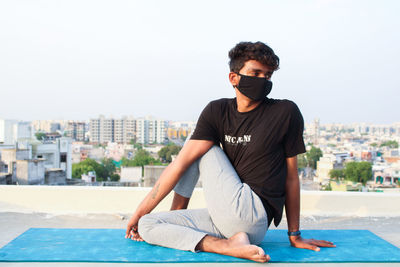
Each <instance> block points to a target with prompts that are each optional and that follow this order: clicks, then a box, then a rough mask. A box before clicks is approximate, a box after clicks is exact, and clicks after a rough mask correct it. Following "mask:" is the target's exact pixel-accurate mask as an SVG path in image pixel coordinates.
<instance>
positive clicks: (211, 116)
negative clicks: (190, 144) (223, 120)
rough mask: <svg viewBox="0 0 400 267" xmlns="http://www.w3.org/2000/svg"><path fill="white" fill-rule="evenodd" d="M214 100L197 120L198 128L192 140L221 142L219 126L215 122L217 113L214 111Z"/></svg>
mask: <svg viewBox="0 0 400 267" xmlns="http://www.w3.org/2000/svg"><path fill="white" fill-rule="evenodd" d="M213 112H214V110H213V107H212V102H210V103H209V104H208V105H207V106H206V107H205V108H204V109H203V111H202V112H201V114H200V117H199V119H198V121H197V124H196V128H195V130H194V132H193V135H192V137H191V138H190V139H191V140H210V141H214V143H215V144H219V138H218V133H217V127H216V124H215V115H216V114H215V113H213Z"/></svg>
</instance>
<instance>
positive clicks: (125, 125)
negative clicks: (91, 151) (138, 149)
mask: <svg viewBox="0 0 400 267" xmlns="http://www.w3.org/2000/svg"><path fill="white" fill-rule="evenodd" d="M89 128H90V141H91V142H94V143H107V142H116V143H129V142H130V141H131V140H132V139H135V132H136V120H135V119H134V118H132V117H123V118H122V119H114V118H105V117H104V116H100V117H99V118H98V119H91V120H90V127H89Z"/></svg>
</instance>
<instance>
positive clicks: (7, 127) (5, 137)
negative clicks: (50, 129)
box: [0, 119, 33, 145]
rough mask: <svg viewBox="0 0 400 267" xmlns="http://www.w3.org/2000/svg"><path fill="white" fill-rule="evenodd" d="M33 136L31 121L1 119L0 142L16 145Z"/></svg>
mask: <svg viewBox="0 0 400 267" xmlns="http://www.w3.org/2000/svg"><path fill="white" fill-rule="evenodd" d="M32 137H33V132H32V126H31V123H30V122H24V121H16V120H3V119H0V144H4V145H14V144H15V143H16V142H19V141H26V140H29V139H31V138H32Z"/></svg>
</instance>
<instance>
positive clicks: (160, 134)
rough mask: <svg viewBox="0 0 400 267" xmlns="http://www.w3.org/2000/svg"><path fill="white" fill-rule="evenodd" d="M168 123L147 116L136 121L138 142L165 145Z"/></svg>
mask: <svg viewBox="0 0 400 267" xmlns="http://www.w3.org/2000/svg"><path fill="white" fill-rule="evenodd" d="M166 126H167V125H166V121H164V120H160V119H155V118H153V117H150V116H147V117H145V118H139V119H137V120H136V142H137V143H142V144H151V143H163V142H164V141H165V138H166V136H167V135H166V129H167V127H166Z"/></svg>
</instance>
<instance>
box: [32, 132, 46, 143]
mask: <svg viewBox="0 0 400 267" xmlns="http://www.w3.org/2000/svg"><path fill="white" fill-rule="evenodd" d="M35 137H36V139H37V140H39V141H42V140H43V139H44V138H45V137H46V134H45V133H42V132H37V133H35Z"/></svg>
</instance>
